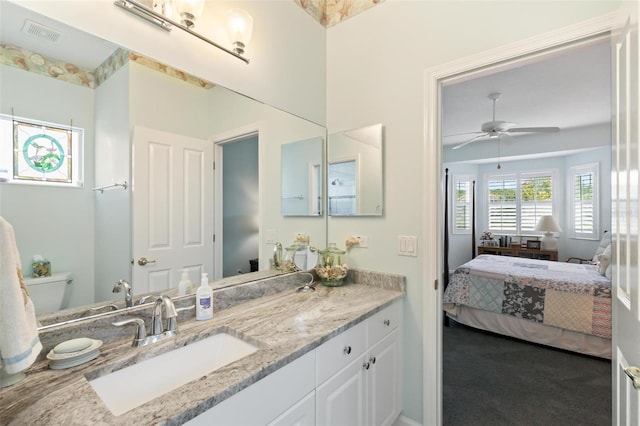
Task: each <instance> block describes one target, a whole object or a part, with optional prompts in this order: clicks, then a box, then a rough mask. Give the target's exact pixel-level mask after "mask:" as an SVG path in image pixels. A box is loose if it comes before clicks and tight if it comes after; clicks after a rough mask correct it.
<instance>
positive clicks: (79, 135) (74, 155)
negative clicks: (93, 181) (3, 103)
mask: <svg viewBox="0 0 640 426" xmlns="http://www.w3.org/2000/svg"><path fill="white" fill-rule="evenodd" d="M15 122H18V123H24V124H27V125H32V126H44V127H50V128H54V129H60V130H69V131H71V150H70V152H69V155H70V156H71V161H72V164H73V167H72V170H71V182H59V181H53V180H39V179H20V178H15V177H14V155H15V147H14V143H15V139H14V138H15V136H14V123H15ZM0 182H2V183H8V184H12V185H35V186H43V187H44V186H55V187H59V188H83V187H84V129H83V128H80V127H75V126H73V125H69V124H59V123H52V122H47V121H42V120H36V119H32V118H26V117H18V116H11V115H7V114H0Z"/></svg>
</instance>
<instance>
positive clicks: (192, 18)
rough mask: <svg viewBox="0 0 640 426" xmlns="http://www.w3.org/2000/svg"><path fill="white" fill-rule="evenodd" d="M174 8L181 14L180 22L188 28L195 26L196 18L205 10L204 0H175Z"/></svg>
mask: <svg viewBox="0 0 640 426" xmlns="http://www.w3.org/2000/svg"><path fill="white" fill-rule="evenodd" d="M173 4H174V10H176V11H177V12H178V13H179V14H180V23H181V24H182V25H184V26H185V27H187V28H193V27H194V26H195V25H196V20H197V19H198V18H199V17H200V15H202V11H203V10H204V0H174V1H173Z"/></svg>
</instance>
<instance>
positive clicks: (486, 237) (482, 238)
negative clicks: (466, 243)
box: [480, 231, 493, 241]
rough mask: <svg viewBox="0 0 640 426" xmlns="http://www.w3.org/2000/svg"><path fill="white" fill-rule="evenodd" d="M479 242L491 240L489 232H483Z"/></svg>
mask: <svg viewBox="0 0 640 426" xmlns="http://www.w3.org/2000/svg"><path fill="white" fill-rule="evenodd" d="M480 239H481V240H485V241H486V240H493V234H492V233H491V232H489V231H484V232H483V233H482V235H480Z"/></svg>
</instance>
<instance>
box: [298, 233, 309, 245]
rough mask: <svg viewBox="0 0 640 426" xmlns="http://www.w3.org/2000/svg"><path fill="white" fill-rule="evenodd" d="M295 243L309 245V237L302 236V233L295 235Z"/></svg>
mask: <svg viewBox="0 0 640 426" xmlns="http://www.w3.org/2000/svg"><path fill="white" fill-rule="evenodd" d="M296 242H297V243H303V244H307V245H308V244H309V235H307V234H302V233H298V234H296Z"/></svg>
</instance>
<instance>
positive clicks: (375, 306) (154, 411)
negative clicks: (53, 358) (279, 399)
mask: <svg viewBox="0 0 640 426" xmlns="http://www.w3.org/2000/svg"><path fill="white" fill-rule="evenodd" d="M359 282H360V281H359ZM367 284H368V283H367ZM214 297H215V296H214ZM402 297H404V291H403V289H402V290H399V289H387V288H382V287H378V286H374V285H366V284H354V283H351V284H347V285H345V286H342V287H325V286H322V285H317V286H316V291H315V292H313V293H299V292H296V290H295V287H291V288H289V289H286V290H283V291H280V292H278V293H275V294H271V295H267V296H263V297H259V298H256V299H253V300H249V301H246V302H243V303H240V304H237V305H234V306H232V307H229V308H226V309H221V310H218V311H217V312H214V318H213V319H212V320H208V321H195V320H194V319H189V320H185V321H182V322H180V323H179V333H178V335H177V336H175V337H171V338H169V339H167V340H163V341H161V342H158V343H155V344H152V345H150V346H145V347H142V348H133V347H132V346H131V340H132V338H133V329H131V335H130V336H129V337H126V338H119V339H117V340H114V341H110V342H106V343H105V344H104V345H103V346H102V348H101V355H100V356H99V357H98V358H97V359H96V360H94V361H91V362H89V363H87V364H84V365H81V366H77V367H73V368H69V369H66V370H51V369H49V368H48V364H47V361H46V360H43V361H38V362H36V363H35V364H34V365H33V366H32V367H31V368H30V369H29V370H27V378H26V379H25V380H23V381H22V382H20V383H18V384H16V385H13V386H11V387H9V388H5V389H2V390H1V391H0V422H1V423H2V424H15V425H18V424H19V425H23V424H29V425H58V424H59V425H63V424H64V425H86V424H109V425H120V424H127V425H128V424H136V425H147V424H149V425H151V424H153V425H155V424H167V425H177V424H182V423H183V422H185V421H187V420H189V419H191V418H193V417H196V416H197V415H198V414H200V413H202V412H204V411H206V410H208V409H209V408H211V407H213V406H214V405H216V404H217V403H219V402H221V401H223V400H225V399H227V398H228V397H230V396H231V395H233V394H235V393H237V392H238V391H240V390H242V389H244V388H246V387H247V386H250V385H251V384H253V383H255V382H257V381H258V380H260V379H262V378H263V377H265V376H266V375H268V374H270V373H272V372H274V371H275V370H277V369H279V368H281V367H283V366H285V365H286V364H288V363H289V362H291V361H293V360H295V359H296V358H298V357H300V356H302V355H303V354H305V353H306V352H308V351H310V350H312V349H314V348H316V347H317V346H319V345H321V344H322V343H324V342H325V341H327V340H329V339H330V338H331V337H333V336H335V335H337V334H339V333H341V332H342V331H344V330H346V329H347V328H349V327H351V326H353V325H354V324H356V323H358V322H361V321H363V320H364V319H366V318H368V317H369V316H371V315H373V314H374V313H376V312H378V311H379V310H381V309H382V308H384V307H386V306H388V305H389V304H391V303H392V302H394V301H395V300H398V299H401V298H402ZM219 332H227V333H229V334H232V335H233V334H235V335H236V336H238V337H241V338H243V339H245V340H246V341H248V342H250V343H252V344H254V345H255V346H257V347H258V350H257V351H256V352H254V353H253V354H251V355H248V356H247V357H245V358H242V359H240V360H238V361H235V362H233V363H231V364H228V365H226V366H224V367H222V368H220V369H218V370H216V371H214V372H212V373H209V374H207V375H205V376H203V377H201V378H200V379H197V380H194V381H191V382H189V383H188V384H186V385H184V386H182V387H181V388H179V389H177V390H174V391H171V392H168V393H166V394H164V395H162V396H160V397H157V398H155V399H154V400H152V401H149V402H147V403H145V404H143V405H141V406H139V407H137V408H134V409H132V410H130V411H128V412H126V413H124V414H122V415H120V416H114V415H113V414H112V413H111V412H110V411H109V409H108V408H107V407H106V406H105V405H104V403H103V402H102V400H101V399H100V398H99V397H98V395H97V394H96V393H95V391H94V390H93V388H92V387H91V385H90V384H89V382H88V380H91V379H94V378H96V377H100V376H102V375H104V374H106V373H109V372H111V371H115V370H118V369H120V368H123V367H125V366H127V365H131V364H134V363H136V362H137V361H140V360H143V359H146V358H150V357H153V356H155V355H158V354H160V353H164V352H166V351H168V350H171V349H174V348H177V347H181V346H184V345H185V344H188V343H190V342H193V341H196V340H200V339H201V338H204V337H207V336H210V335H214V334H217V333H219ZM86 337H93V336H91V335H88V336H86ZM170 372H171V366H170V365H168V366H167V367H166V372H164V373H165V374H170Z"/></svg>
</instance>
